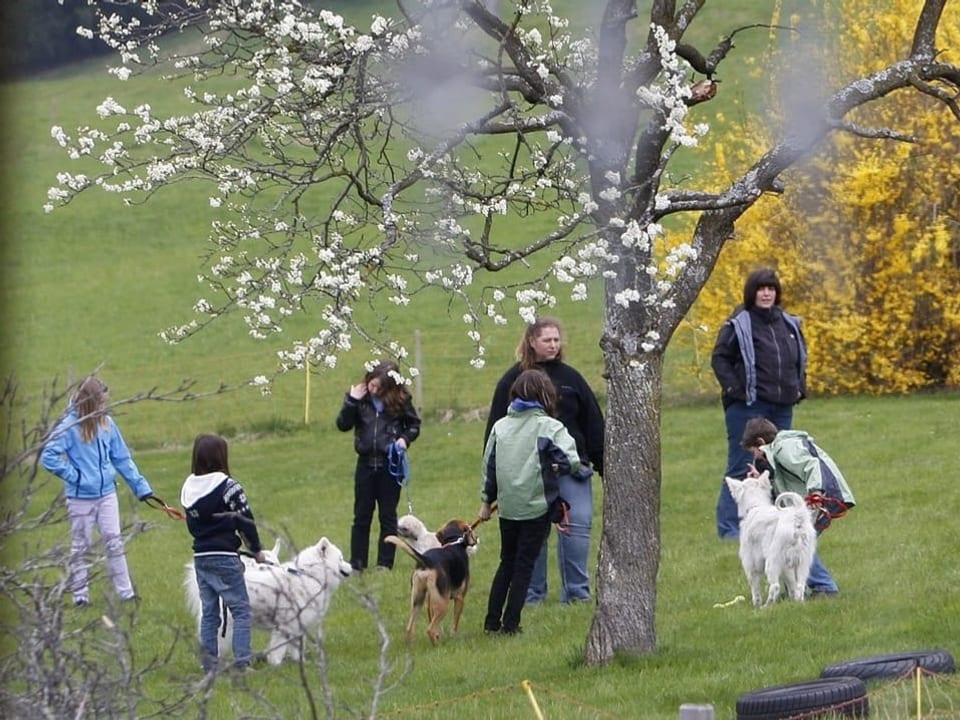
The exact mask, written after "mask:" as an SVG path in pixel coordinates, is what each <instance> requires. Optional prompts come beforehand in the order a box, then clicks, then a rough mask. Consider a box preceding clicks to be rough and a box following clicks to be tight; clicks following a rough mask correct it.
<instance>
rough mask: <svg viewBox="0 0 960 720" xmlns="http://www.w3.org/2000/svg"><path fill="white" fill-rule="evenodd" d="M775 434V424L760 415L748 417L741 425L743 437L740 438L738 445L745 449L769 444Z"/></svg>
mask: <svg viewBox="0 0 960 720" xmlns="http://www.w3.org/2000/svg"><path fill="white" fill-rule="evenodd" d="M776 436H777V426H776V425H774V424H773V423H772V422H770V421H769V420H767V419H766V418H762V417H755V418H750V419H749V420H747V424H746V425H744V426H743V439H741V440H740V446H741V447H743V448H744V449H746V450H749V449H750V448H755V447H760V446H761V445H769V444H770V443H772V442H773V439H774V438H775V437H776Z"/></svg>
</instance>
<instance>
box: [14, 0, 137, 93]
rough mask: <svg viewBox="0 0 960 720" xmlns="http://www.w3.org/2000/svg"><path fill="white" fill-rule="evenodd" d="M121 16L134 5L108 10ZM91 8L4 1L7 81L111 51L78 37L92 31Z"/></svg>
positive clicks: (72, 1) (76, 2)
mask: <svg viewBox="0 0 960 720" xmlns="http://www.w3.org/2000/svg"><path fill="white" fill-rule="evenodd" d="M110 11H111V12H115V13H116V14H117V15H120V16H121V17H129V16H130V14H131V13H132V12H135V11H136V6H135V5H134V4H133V3H117V4H116V5H115V6H114V7H112V8H111V10H110ZM94 17H95V14H94V9H93V8H92V7H90V6H89V5H87V0H63V4H62V5H61V4H60V3H59V2H58V0H4V2H3V3H2V7H0V33H2V35H0V37H2V49H0V50H2V67H3V75H4V76H5V77H6V78H18V77H23V76H25V75H29V74H32V73H34V72H38V71H41V70H49V69H50V68H55V67H59V66H61V65H66V64H69V63H71V62H75V61H77V60H83V59H85V58H89V57H93V56H95V55H104V54H106V53H108V52H110V49H109V48H108V47H107V46H106V45H104V44H103V42H101V41H100V40H97V39H88V38H85V37H81V36H80V35H78V34H77V28H78V27H85V28H91V29H92V28H93V22H94Z"/></svg>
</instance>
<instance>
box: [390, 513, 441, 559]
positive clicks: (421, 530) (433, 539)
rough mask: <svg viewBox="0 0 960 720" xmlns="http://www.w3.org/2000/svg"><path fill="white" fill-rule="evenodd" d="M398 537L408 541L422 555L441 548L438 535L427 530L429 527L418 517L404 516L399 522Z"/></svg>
mask: <svg viewBox="0 0 960 720" xmlns="http://www.w3.org/2000/svg"><path fill="white" fill-rule="evenodd" d="M397 535H399V536H400V537H402V538H405V539H406V540H408V541H409V542H410V544H411V545H412V546H413V547H414V549H416V551H417V552H418V553H420V554H421V555H422V554H423V553H425V552H426V551H427V550H432V549H434V548H438V547H440V540H439V539H438V538H437V534H436V533H434V532H430V531H429V530H427V526H426V525H424V524H423V521H422V520H421V519H420V518H418V517H417V516H416V515H404V516H402V517H401V518H399V519H398V520H397Z"/></svg>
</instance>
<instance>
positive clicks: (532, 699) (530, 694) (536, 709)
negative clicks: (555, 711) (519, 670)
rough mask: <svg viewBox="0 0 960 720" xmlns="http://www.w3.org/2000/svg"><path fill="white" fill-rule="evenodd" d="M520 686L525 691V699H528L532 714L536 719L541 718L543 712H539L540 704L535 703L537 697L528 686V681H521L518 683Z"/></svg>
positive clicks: (539, 719)
mask: <svg viewBox="0 0 960 720" xmlns="http://www.w3.org/2000/svg"><path fill="white" fill-rule="evenodd" d="M520 687H522V688H523V689H524V692H526V693H527V700H529V701H530V707H532V708H533V714H534V715H535V716H536V718H537V720H543V713H542V712H540V706H539V705H538V704H537V699H536V698H535V697H534V696H533V688H532V687H530V681H529V680H524V681H522V682H521V683H520Z"/></svg>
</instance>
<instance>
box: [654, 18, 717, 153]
mask: <svg viewBox="0 0 960 720" xmlns="http://www.w3.org/2000/svg"><path fill="white" fill-rule="evenodd" d="M650 29H651V31H652V32H653V36H654V39H655V40H656V42H657V49H658V51H659V53H660V63H661V67H662V69H663V73H662V76H661V77H662V82H661V83H659V84H658V83H653V84H650V85H646V86H643V87H640V88H638V90H637V97H638V98H639V99H640V101H641V102H643V103H645V104H647V105H649V106H650V107H652V108H655V109H657V110H659V112H660V113H661V114H662V116H663V120H664V128H666V129H667V130H669V131H670V140H671V142H672V143H673V144H674V145H683V146H685V147H693V146H696V145H697V142H698V140H697V138H698V137H699V136H702V135H704V134H705V133H706V132H707V126H706V125H704V124H698V125H697V126H696V128H695V129H694V132H692V133H691V132H689V131H688V130H687V128H686V126H685V125H684V121H685V120H686V117H687V113H688V111H689V108H688V106H687V104H686V99H687V98H689V97H690V94H691V92H690V87H689V85H688V83H687V79H686V75H685V73H684V70H683V67H682V65H681V61H680V57H679V56H678V55H677V53H676V42H674V40H672V39H671V38H670V36H669V35H668V34H667V31H666V29H665V28H663V27H662V26H661V25H657V24H656V23H653V24H651V25H650Z"/></svg>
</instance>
